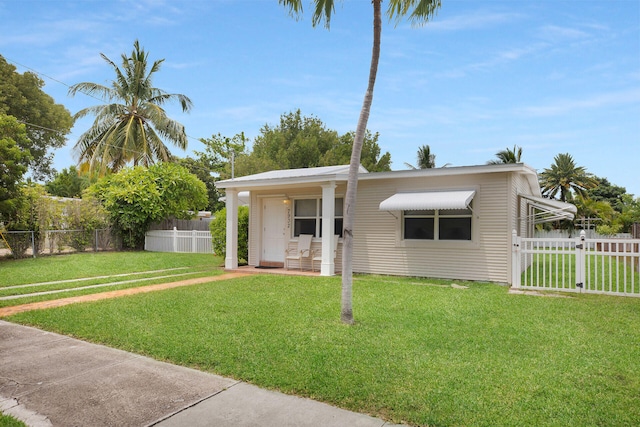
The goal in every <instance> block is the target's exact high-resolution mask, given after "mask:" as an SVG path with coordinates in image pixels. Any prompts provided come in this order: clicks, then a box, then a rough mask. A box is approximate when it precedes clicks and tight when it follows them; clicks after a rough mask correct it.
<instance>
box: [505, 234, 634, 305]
mask: <svg viewBox="0 0 640 427" xmlns="http://www.w3.org/2000/svg"><path fill="white" fill-rule="evenodd" d="M512 242H513V244H512V286H513V287H514V288H525V289H540V290H554V291H567V292H589V293H600V294H611V295H624V296H635V297H640V239H602V238H597V239H587V238H586V237H585V234H584V231H583V232H581V233H580V236H579V237H576V238H568V239H567V238H523V237H518V236H517V235H516V232H515V231H514V233H513V236H512Z"/></svg>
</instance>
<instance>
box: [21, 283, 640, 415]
mask: <svg viewBox="0 0 640 427" xmlns="http://www.w3.org/2000/svg"><path fill="white" fill-rule="evenodd" d="M458 283H459V284H462V283H460V282H458ZM449 284H450V282H444V281H434V280H426V279H415V278H413V279H412V278H388V277H377V276H362V277H356V279H355V281H354V314H355V318H356V324H355V325H353V326H346V325H344V324H342V323H340V321H339V310H340V301H339V299H340V278H337V277H334V278H320V277H313V278H309V277H305V278H302V277H290V276H269V275H260V276H251V277H246V278H240V279H234V280H227V281H218V282H212V283H208V284H203V285H196V286H190V287H186V288H176V289H171V290H167V291H162V292H154V293H149V294H140V295H134V296H130V297H124V298H118V299H113V300H103V301H100V302H96V303H87V304H77V305H71V306H66V307H61V308H57V309H51V310H39V311H33V312H28V313H22V314H19V315H16V316H13V317H11V318H9V320H11V321H15V322H21V323H25V324H30V325H35V326H39V327H42V328H45V329H48V330H53V331H57V332H61V333H64V334H69V335H72V336H76V337H79V338H82V339H86V340H89V341H93V342H98V343H103V344H106V345H109V346H113V347H117V348H121V349H124V350H128V351H133V352H136V353H140V354H145V355H149V356H152V357H154V358H157V359H160V360H166V361H170V362H173V363H177V364H181V365H185V366H191V367H195V368H197V369H202V370H206V371H210V372H215V373H218V374H221V375H225V376H229V377H233V378H237V379H240V380H244V381H247V382H251V383H254V384H256V385H259V386H262V387H267V388H270V389H276V390H281V391H284V392H286V393H292V394H296V395H301V396H306V397H310V398H313V399H318V400H322V401H326V402H329V403H331V404H334V405H338V406H341V407H344V408H347V409H350V410H355V411H359V412H364V413H370V414H374V415H377V416H380V417H383V418H385V419H389V420H392V421H395V422H400V421H402V422H406V423H409V424H412V425H425V426H426V425H429V426H449V425H467V426H471V425H473V426H496V425H500V426H523V425H536V426H545V425H548V426H567V425H572V426H574V425H575V426H578V425H579V426H589V425H592V426H598V425H607V426H626V425H629V426H631V425H639V424H640V327H639V325H640V300H639V299H637V298H620V297H608V296H600V295H574V294H571V295H569V296H568V297H565V298H551V297H549V298H543V297H535V296H527V295H512V294H508V293H507V288H505V287H502V286H498V285H492V284H475V283H464V284H465V285H467V286H468V287H469V288H468V289H456V288H452V287H450V286H449Z"/></svg>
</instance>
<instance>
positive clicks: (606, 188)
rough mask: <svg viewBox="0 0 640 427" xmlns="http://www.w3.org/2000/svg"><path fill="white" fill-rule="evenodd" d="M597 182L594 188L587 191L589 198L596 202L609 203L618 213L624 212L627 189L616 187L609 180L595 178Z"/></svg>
mask: <svg viewBox="0 0 640 427" xmlns="http://www.w3.org/2000/svg"><path fill="white" fill-rule="evenodd" d="M593 178H594V179H595V180H596V181H597V182H598V185H596V186H595V187H593V188H590V189H588V190H587V196H588V197H589V198H590V199H593V200H596V201H604V202H609V204H610V205H611V206H612V207H613V208H614V209H615V210H616V211H618V212H622V209H623V206H624V195H625V194H627V189H626V188H624V187H620V186H619V185H614V184H611V183H610V182H609V180H608V179H607V178H600V177H597V176H594V177H593Z"/></svg>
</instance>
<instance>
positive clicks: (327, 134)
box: [202, 110, 391, 179]
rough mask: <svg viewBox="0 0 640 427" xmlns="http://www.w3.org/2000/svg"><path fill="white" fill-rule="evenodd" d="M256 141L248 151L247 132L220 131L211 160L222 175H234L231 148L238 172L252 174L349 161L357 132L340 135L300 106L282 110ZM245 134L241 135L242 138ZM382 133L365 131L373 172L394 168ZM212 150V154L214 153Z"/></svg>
mask: <svg viewBox="0 0 640 427" xmlns="http://www.w3.org/2000/svg"><path fill="white" fill-rule="evenodd" d="M260 132H261V133H260V135H258V136H257V137H256V138H255V140H254V143H253V151H252V152H247V151H246V148H245V147H246V140H245V139H244V135H242V134H239V135H236V136H235V137H234V138H233V139H229V138H224V137H221V136H220V135H218V136H217V137H214V138H213V139H210V140H202V141H203V143H206V144H208V149H209V151H208V155H209V156H210V157H209V158H211V159H212V161H211V164H212V165H213V164H217V165H221V167H220V168H218V169H216V168H215V167H212V169H213V170H216V171H219V173H220V178H222V179H227V178H230V177H231V156H230V152H231V149H233V150H234V152H235V162H234V164H235V176H243V175H250V174H254V173H259V172H265V171H269V170H274V169H295V168H308V167H316V166H333V165H344V164H347V163H349V161H350V157H351V151H352V147H353V143H354V138H355V133H353V132H347V133H345V134H344V135H339V134H338V132H336V131H335V130H331V129H328V128H327V127H326V126H325V124H324V123H323V122H322V121H321V120H320V119H318V118H316V117H313V116H303V115H302V113H301V112H300V110H296V111H294V112H290V113H286V114H283V115H282V116H281V117H280V123H279V125H278V126H270V125H264V126H263V127H262V129H261V130H260ZM240 136H242V138H240ZM378 138H379V135H378V134H377V133H376V134H371V132H369V131H367V132H366V133H365V137H364V141H363V148H362V159H361V160H362V165H363V166H364V167H365V168H367V170H369V171H371V172H379V171H388V170H391V154H389V153H388V152H387V153H385V154H384V155H382V156H381V155H380V153H381V149H380V146H379V145H378ZM212 154H213V155H212Z"/></svg>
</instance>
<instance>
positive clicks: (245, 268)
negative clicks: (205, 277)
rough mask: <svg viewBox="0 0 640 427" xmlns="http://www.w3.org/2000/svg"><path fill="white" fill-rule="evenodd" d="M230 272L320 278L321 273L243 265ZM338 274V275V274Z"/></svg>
mask: <svg viewBox="0 0 640 427" xmlns="http://www.w3.org/2000/svg"><path fill="white" fill-rule="evenodd" d="M225 271H230V272H238V273H248V274H282V275H287V276H320V272H319V271H311V270H299V269H297V268H291V269H289V270H287V269H285V268H284V267H282V268H280V267H275V268H274V267H269V268H265V267H255V266H253V265H243V266H241V267H238V268H237V269H234V270H227V269H225ZM336 274H337V273H336Z"/></svg>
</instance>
